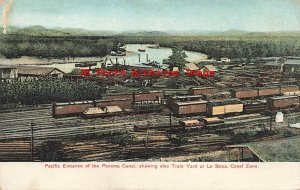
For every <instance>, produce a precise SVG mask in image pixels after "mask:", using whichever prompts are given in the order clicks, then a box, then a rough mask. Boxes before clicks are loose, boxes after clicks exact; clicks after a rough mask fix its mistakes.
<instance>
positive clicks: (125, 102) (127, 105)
mask: <svg viewBox="0 0 300 190" xmlns="http://www.w3.org/2000/svg"><path fill="white" fill-rule="evenodd" d="M95 102H96V107H105V106H115V105H118V106H119V107H120V108H121V109H123V110H127V109H131V107H132V99H131V98H127V97H125V98H122V99H114V100H97V101H95Z"/></svg>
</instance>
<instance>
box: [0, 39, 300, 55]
mask: <svg viewBox="0 0 300 190" xmlns="http://www.w3.org/2000/svg"><path fill="white" fill-rule="evenodd" d="M0 43H1V46H0V54H1V55H2V56H5V57H6V58H16V57H20V56H36V57H43V58H72V57H90V56H105V55H107V54H109V52H110V51H112V50H114V51H115V50H116V48H117V44H118V43H121V44H130V43H132V44H150V43H151V44H159V45H160V46H162V47H174V46H176V47H178V46H180V47H181V48H183V49H184V50H189V51H196V52H202V53H204V54H207V55H208V56H209V57H210V58H217V59H218V58H221V57H228V58H248V59H250V58H255V57H274V56H276V57H278V56H300V39H299V36H297V35H294V36H293V35H291V36H280V35H279V36H274V35H270V36H268V35H255V36H252V35H243V36H110V37H101V36H67V37H66V36H55V37H54V36H53V37H51V36H27V35H0Z"/></svg>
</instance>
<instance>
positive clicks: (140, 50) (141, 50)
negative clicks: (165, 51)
mask: <svg viewBox="0 0 300 190" xmlns="http://www.w3.org/2000/svg"><path fill="white" fill-rule="evenodd" d="M138 51H139V52H145V51H146V50H145V49H142V48H140V49H138Z"/></svg>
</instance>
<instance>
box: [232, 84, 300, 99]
mask: <svg viewBox="0 0 300 190" xmlns="http://www.w3.org/2000/svg"><path fill="white" fill-rule="evenodd" d="M293 91H299V86H297V85H286V86H265V87H260V88H252V89H251V88H247V89H246V88H239V89H232V90H231V95H232V97H234V98H239V99H252V98H258V97H264V96H274V95H281V94H283V93H287V92H293Z"/></svg>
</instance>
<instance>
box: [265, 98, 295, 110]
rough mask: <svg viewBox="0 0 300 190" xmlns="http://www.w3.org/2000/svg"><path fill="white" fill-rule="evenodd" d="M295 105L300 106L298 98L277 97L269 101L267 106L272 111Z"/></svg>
mask: <svg viewBox="0 0 300 190" xmlns="http://www.w3.org/2000/svg"><path fill="white" fill-rule="evenodd" d="M295 105H299V97H298V96H276V97H270V98H268V99H267V106H268V108H269V109H271V110H276V109H281V108H288V107H291V106H295Z"/></svg>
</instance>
